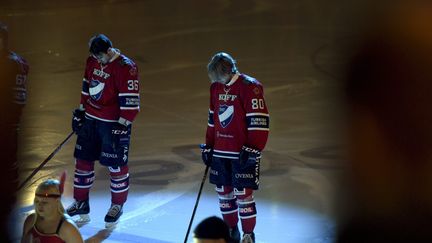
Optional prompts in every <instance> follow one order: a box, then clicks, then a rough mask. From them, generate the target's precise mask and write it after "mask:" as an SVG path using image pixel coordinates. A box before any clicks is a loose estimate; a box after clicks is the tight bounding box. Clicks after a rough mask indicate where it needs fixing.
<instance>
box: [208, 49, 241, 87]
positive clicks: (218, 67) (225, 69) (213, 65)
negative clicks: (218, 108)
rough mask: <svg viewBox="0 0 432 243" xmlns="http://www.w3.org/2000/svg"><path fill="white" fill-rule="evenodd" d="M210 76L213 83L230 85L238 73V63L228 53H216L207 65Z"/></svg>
mask: <svg viewBox="0 0 432 243" xmlns="http://www.w3.org/2000/svg"><path fill="white" fill-rule="evenodd" d="M207 71H208V76H209V78H210V81H211V82H212V83H214V82H219V83H222V84H226V83H228V82H229V81H230V80H231V78H232V77H233V76H234V75H235V74H236V73H238V69H237V66H236V61H235V60H234V58H232V57H231V56H230V55H229V54H228V53H226V52H218V53H216V54H215V55H214V56H213V57H212V58H211V60H210V62H209V64H208V65H207Z"/></svg>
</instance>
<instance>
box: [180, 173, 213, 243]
mask: <svg viewBox="0 0 432 243" xmlns="http://www.w3.org/2000/svg"><path fill="white" fill-rule="evenodd" d="M209 168H210V167H209V166H208V165H207V166H206V168H205V171H204V176H203V178H202V181H201V186H200V189H199V191H198V196H197V199H196V201H195V207H194V209H193V212H192V216H191V219H190V222H189V226H188V229H187V232H186V236H185V239H184V243H186V242H187V239H188V237H189V232H190V229H191V227H192V222H193V219H194V217H195V212H196V209H197V207H198V202H199V199H200V196H201V192H202V189H203V186H204V182H205V180H206V178H207V172H208V170H209Z"/></svg>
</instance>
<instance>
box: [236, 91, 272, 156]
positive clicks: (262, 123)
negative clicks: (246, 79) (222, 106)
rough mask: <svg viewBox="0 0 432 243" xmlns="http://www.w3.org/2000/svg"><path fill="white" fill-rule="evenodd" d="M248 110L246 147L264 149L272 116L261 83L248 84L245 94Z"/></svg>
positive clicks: (245, 105) (245, 106)
mask: <svg viewBox="0 0 432 243" xmlns="http://www.w3.org/2000/svg"><path fill="white" fill-rule="evenodd" d="M244 97H245V98H244V103H243V105H244V109H245V111H246V126H247V140H246V144H244V145H245V146H246V147H249V148H252V149H256V150H258V151H262V150H263V149H264V147H265V145H266V143H267V138H268V133H269V125H270V116H269V113H268V110H267V105H266V102H265V99H264V91H263V88H262V86H261V85H258V84H255V83H250V84H247V87H246V89H245V94H244Z"/></svg>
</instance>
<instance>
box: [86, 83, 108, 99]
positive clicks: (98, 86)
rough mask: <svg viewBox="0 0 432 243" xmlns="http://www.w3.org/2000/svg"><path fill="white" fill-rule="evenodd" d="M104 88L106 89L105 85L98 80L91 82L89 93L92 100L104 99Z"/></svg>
mask: <svg viewBox="0 0 432 243" xmlns="http://www.w3.org/2000/svg"><path fill="white" fill-rule="evenodd" d="M104 87H105V83H102V82H100V81H98V80H92V81H90V89H89V91H90V92H89V93H90V96H91V97H92V99H94V100H99V99H100V98H101V97H102V93H103V90H104Z"/></svg>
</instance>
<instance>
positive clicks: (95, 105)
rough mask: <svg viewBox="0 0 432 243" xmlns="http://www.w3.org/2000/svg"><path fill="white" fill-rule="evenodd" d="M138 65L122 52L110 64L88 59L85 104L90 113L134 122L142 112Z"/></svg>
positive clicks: (82, 95) (107, 120) (97, 117)
mask: <svg viewBox="0 0 432 243" xmlns="http://www.w3.org/2000/svg"><path fill="white" fill-rule="evenodd" d="M139 101H140V98H139V81H138V67H137V65H136V64H135V63H134V62H133V61H132V60H131V59H129V58H127V57H126V56H124V55H120V54H118V55H117V56H115V57H114V58H113V60H111V61H110V62H109V63H107V64H106V65H102V64H101V63H99V62H98V61H97V59H96V58H94V57H93V56H90V57H89V58H88V59H87V65H86V70H85V73H84V79H83V85H82V92H81V105H82V106H83V107H84V109H85V112H86V115H87V116H89V117H91V118H94V119H98V120H101V121H106V122H117V121H122V123H124V121H127V123H130V122H132V121H133V120H134V119H135V117H136V115H137V114H138V112H139V108H140V107H139Z"/></svg>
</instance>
